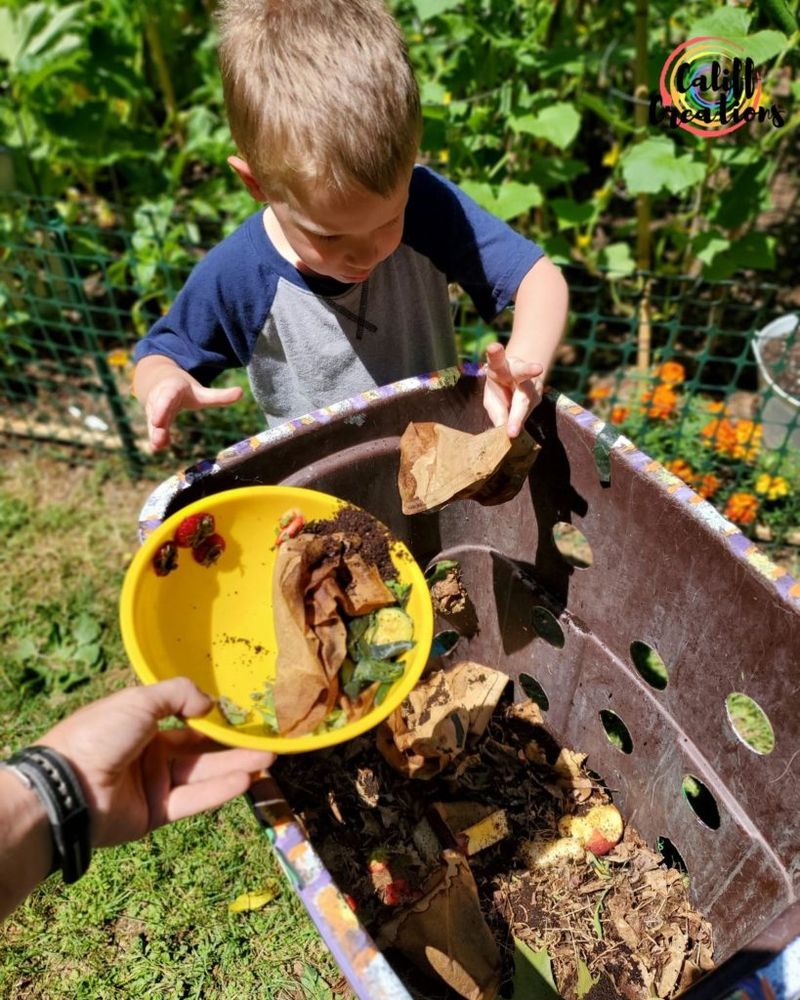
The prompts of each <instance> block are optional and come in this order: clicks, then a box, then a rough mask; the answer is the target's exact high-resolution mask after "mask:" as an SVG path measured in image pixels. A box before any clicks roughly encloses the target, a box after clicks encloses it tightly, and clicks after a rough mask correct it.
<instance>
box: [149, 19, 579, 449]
mask: <svg viewBox="0 0 800 1000" xmlns="http://www.w3.org/2000/svg"><path fill="white" fill-rule="evenodd" d="M219 24H220V34H221V41H220V64H221V69H222V78H223V84H224V90H225V103H226V107H227V111H228V116H229V120H230V127H231V132H232V134H233V138H234V141H235V143H236V146H237V148H238V151H239V154H240V155H238V156H231V157H230V158H229V159H228V163H229V164H230V165H231V167H232V168H233V169H234V170H235V171H236V172H237V174H238V175H239V176H240V177H241V179H242V181H243V182H244V183H245V184H246V186H247V188H248V190H249V191H250V192H251V194H252V195H253V197H254V198H255V199H256V200H257V201H259V202H262V203H263V202H266V203H267V205H268V207H267V208H266V209H263V210H261V209H260V210H259V211H258V212H256V213H255V214H254V215H252V216H251V217H250V218H249V219H248V220H247V221H246V222H245V223H244V224H243V225H242V226H240V227H239V228H238V229H237V230H236V231H235V232H234V233H232V234H231V235H230V236H229V237H228V238H227V239H225V240H224V241H223V242H222V243H220V244H219V245H218V246H216V247H215V248H214V249H213V250H212V251H211V252H210V253H209V254H208V255H207V256H206V257H205V258H204V259H203V260H202V261H201V262H200V263H199V264H198V265H197V267H196V268H195V269H194V271H193V272H192V274H191V275H190V277H189V280H188V281H187V283H186V285H185V286H184V288H183V289H182V290H181V292H180V293H179V294H178V296H177V297H176V299H175V302H174V303H173V305H172V307H171V309H170V310H169V312H168V313H167V314H166V316H164V317H163V318H162V319H160V320H159V321H158V322H157V323H156V324H155V325H154V327H153V328H152V330H151V331H150V332H149V333H148V334H147V336H146V337H145V338H144V339H143V340H142V341H141V342H140V343H139V344H138V345H137V348H136V352H135V358H136V361H137V365H136V372H135V377H134V390H135V393H136V396H137V398H138V399H139V400H140V401H141V403H142V405H143V406H144V408H145V412H146V414H147V420H148V430H149V436H150V442H151V445H152V447H153V449H154V450H158V449H160V448H163V447H165V446H166V445H167V444H168V443H169V440H170V425H171V424H172V421H173V420H174V418H175V416H176V414H177V413H178V412H179V411H180V410H182V409H201V408H204V407H208V406H225V405H227V404H229V403H233V402H235V401H236V400H237V399H239V397H240V396H241V389H239V388H226V389H211V388H207V385H208V383H209V382H210V381H211V380H212V379H213V378H214V377H215V376H216V375H218V374H219V373H220V372H221V371H223V370H224V369H226V368H231V367H238V366H244V367H246V369H247V373H248V377H249V381H250V385H251V388H252V391H253V395H254V397H255V399H256V401H257V402H258V403H259V405H260V406H261V407H262V409H263V410H264V413H265V416H266V418H267V422H268V423H269V424H270V425H275V424H277V423H280V422H282V421H284V420H287V419H290V418H292V417H296V416H299V415H301V414H303V413H307V412H309V411H310V410H314V409H317V408H319V407H322V406H326V405H329V404H330V403H334V402H337V401H339V400H341V399H345V398H347V397H348V396H352V395H355V394H357V393H360V392H363V391H365V390H366V389H369V388H372V387H374V386H377V385H382V384H385V383H387V382H392V381H396V380H397V379H400V378H405V377H407V376H409V375H416V374H420V373H423V372H428V371H433V370H435V369H438V368H443V367H447V366H449V365H453V364H455V363H456V360H457V356H456V343H455V336H454V332H453V323H452V317H451V312H450V304H449V298H448V290H447V285H448V282H458V283H459V284H460V285H461V286H462V287H463V288H464V289H466V291H467V292H468V293H469V294H470V296H471V297H472V299H473V301H474V302H475V305H476V307H477V308H478V310H479V311H480V313H481V315H482V316H483V317H484V318H485V319H487V320H490V319H492V318H493V317H494V316H496V315H497V314H498V313H499V312H500V311H502V310H503V309H504V308H505V307H506V306H507V305H509V303H511V302H512V301H513V302H514V303H515V314H514V324H513V331H512V335H511V339H510V342H509V344H508V348H507V350H504V349H503V347H502V346H501V345H500V344H494V345H492V346H491V347H490V348H489V351H488V354H487V381H486V389H485V393H484V405H485V408H486V410H487V412H488V414H489V417H490V419H491V420H492V422H493V423H494V424H495V425H499V424H502V423H506V424H507V428H508V433H509V435H510V436H512V437H514V436H516V435H517V434H518V433H519V431H520V428H521V427H522V424H523V423H524V421H525V419H526V417H527V416H528V414H529V413H530V411H531V410H532V409H533V407H534V406H536V405H537V404H538V402H539V401H540V400H541V394H542V386H543V380H544V373H545V372H546V370H547V368H548V366H549V365H550V363H551V361H552V359H553V355H554V353H555V350H556V347H557V345H558V343H559V340H560V338H561V335H562V332H563V329H564V324H565V319H566V310H567V291H566V284H565V282H564V279H563V278H562V276H561V272H560V271H559V270H558V268H556V267H555V266H554V265H553V264H551V262H550V261H549V260H547V258H546V257H544V255H543V252H542V250H541V249H540V248H539V247H538V246H537V245H536V244H535V243H532V242H530V241H528V240H526V239H524V238H523V237H521V236H519V235H518V234H516V233H514V232H513V231H512V230H511V229H510V228H509V227H508V226H507V225H506V224H505V223H503V222H501V221H500V220H498V219H496V218H494V217H493V216H492V215H490V214H489V213H488V212H485V211H483V210H482V209H481V208H479V207H478V206H477V205H476V204H475V203H474V202H473V201H471V200H470V199H469V198H468V197H467V196H466V195H464V194H463V193H462V192H461V191H459V189H458V188H457V187H455V186H454V185H453V184H451V183H450V182H448V181H446V180H445V179H444V178H442V177H439V176H438V175H437V174H435V173H434V172H433V171H431V170H429V169H427V168H425V167H421V166H416V167H415V166H414V160H415V156H416V153H417V149H418V143H419V137H420V131H421V117H420V104H419V93H418V89H417V84H416V81H415V79H414V74H413V71H412V69H411V66H410V63H409V60H408V53H407V50H406V46H405V43H404V40H403V37H402V34H401V32H400V29H399V27H398V25H397V24H396V22H395V21H394V19H393V18H392V17H391V15H390V14H389V12H388V11H387V9H386V8H385V6H384V4H383V2H382V0H325V2H322V3H320V2H319V0H223V3H222V6H221V11H220V15H219Z"/></svg>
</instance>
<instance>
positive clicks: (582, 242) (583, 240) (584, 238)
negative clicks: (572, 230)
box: [575, 233, 592, 250]
mask: <svg viewBox="0 0 800 1000" xmlns="http://www.w3.org/2000/svg"><path fill="white" fill-rule="evenodd" d="M591 242H592V237H591V236H590V234H589V233H578V235H577V236H576V237H575V245H576V246H577V247H578V249H579V250H586V249H587V248H588V247H589V246H590V244H591Z"/></svg>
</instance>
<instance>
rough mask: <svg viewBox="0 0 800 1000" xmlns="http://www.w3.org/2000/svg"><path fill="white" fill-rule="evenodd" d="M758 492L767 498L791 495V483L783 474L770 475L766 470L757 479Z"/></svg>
mask: <svg viewBox="0 0 800 1000" xmlns="http://www.w3.org/2000/svg"><path fill="white" fill-rule="evenodd" d="M756 493H760V494H761V495H762V496H765V497H766V498H767V500H778V499H779V498H780V497H786V496H788V495H789V484H788V483H787V482H786V480H785V479H784V478H783V476H770V475H767V473H766V472H765V473H764V474H763V475H761V476H759V477H758V479H757V480H756Z"/></svg>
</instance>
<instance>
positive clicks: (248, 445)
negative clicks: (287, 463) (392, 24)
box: [139, 362, 800, 606]
mask: <svg viewBox="0 0 800 1000" xmlns="http://www.w3.org/2000/svg"><path fill="white" fill-rule="evenodd" d="M461 377H468V378H473V377H476V378H481V377H483V375H482V371H481V367H480V366H479V365H477V364H475V363H474V362H467V363H465V364H462V365H461V366H460V368H444V369H442V370H441V371H438V372H430V373H429V374H426V375H418V376H414V377H412V378H407V379H403V380H402V381H400V382H393V383H391V384H390V385H385V386H381V387H380V388H378V389H369V390H368V391H367V392H363V393H361V394H360V395H358V396H353V397H351V398H350V399H345V400H342V401H341V402H340V403H332V404H331V405H330V406H326V407H325V408H324V409H321V410H314V411H312V412H311V413H308V414H305V415H304V416H302V417H297V418H296V419H294V420H289V421H287V422H286V423H284V424H281V425H280V426H278V427H273V428H270V429H269V430H266V431H262V432H261V433H260V434H255V435H253V436H252V437H248V438H245V439H244V440H243V441H239V442H237V443H236V444H234V445H231V447H229V448H225V449H224V450H223V451H221V452H219V454H218V455H217V457H216V458H215V459H203V460H202V461H200V462H198V463H197V464H196V465H193V466H191V467H190V468H188V469H186V470H184V471H183V472H179V473H178V474H177V475H175V476H172V477H171V478H170V479H167V480H165V481H164V482H163V483H161V484H160V485H159V486H157V487H156V489H155V490H154V491H153V492H152V493H151V494H150V496H149V497H148V498H147V500H145V503H144V506H143V507H142V511H141V514H140V516H139V540H140V541H144V539H145V538H146V537H147V536H148V535H149V534H150V533H151V532H152V531H154V530H155V529H156V528H157V527H158V526H159V525H160V524H161V522H162V521H163V520H164V519H165V516H166V510H167V508H168V506H169V504H170V502H171V501H172V500H173V498H174V497H176V496H177V495H178V494H179V493H180V492H181V490H184V489H186V487H187V486H190V485H191V484H192V483H194V482H196V481H197V480H198V479H202V478H204V477H205V476H213V475H214V474H215V473H217V472H219V471H220V470H222V469H225V468H227V467H228V466H230V465H235V464H236V463H237V462H238V461H239V460H240V459H241V458H242V457H243V456H246V455H250V454H253V453H255V452H258V451H261V450H262V449H264V448H267V447H269V446H271V445H273V444H276V443H277V442H278V441H284V440H286V439H288V438H291V437H292V436H293V435H295V434H297V433H298V432H299V431H306V430H307V429H308V428H310V427H314V426H319V425H323V424H327V423H330V421H331V420H333V419H334V418H336V417H341V416H343V415H345V414H346V415H347V416H345V420H346V421H348V422H356V423H359V424H360V423H362V422H363V419H364V418H366V416H367V413H366V412H365V411H367V410H368V408H369V406H370V404H372V403H374V402H376V401H378V400H386V399H390V398H392V397H395V396H403V395H405V394H407V393H412V392H417V391H418V390H420V389H425V390H435V389H446V388H449V387H450V386H452V385H455V383H456V382H457V381H458V380H459V378H461ZM550 397H551V398H552V399H554V400H555V403H556V406H557V407H558V409H559V410H561V411H562V412H563V413H565V414H567V415H568V416H569V418H570V419H572V420H574V421H575V422H576V423H578V424H579V425H580V426H582V427H585V428H588V429H589V430H590V431H591V433H592V434H593V435H594V437H595V440H597V438H598V436H599V435H600V433H601V431H603V430H605V429H606V427H607V425H606V423H605V422H604V421H602V420H599V419H598V418H597V417H596V416H595V415H594V414H593V413H591V412H590V411H589V410H586V409H584V408H583V407H582V406H580V405H579V404H578V403H574V402H573V401H572V400H571V399H569V398H568V397H567V396H564V395H563V394H562V393H552V392H551V393H550ZM356 418H359V419H356ZM611 450H612V451H615V452H618V453H619V454H620V456H621V457H622V458H623V460H624V461H625V462H627V463H629V464H630V465H631V466H632V467H633V468H634V469H635V470H636V471H637V472H640V473H644V474H645V475H647V476H650V477H651V478H653V479H655V480H656V482H658V483H659V484H660V485H661V486H662V487H663V488H664V489H665V490H666V491H667V492H668V493H669V494H670V495H672V496H673V497H674V498H675V499H676V500H677V501H678V502H679V503H681V504H682V505H683V507H684V508H685V513H687V514H688V515H689V516H690V517H692V518H693V519H694V520H699V521H702V522H703V523H704V524H705V525H706V526H707V527H708V528H710V529H711V530H712V531H714V532H715V533H716V534H718V535H719V536H720V537H721V538H722V539H723V541H724V542H725V544H726V545H727V547H728V549H729V550H730V551H731V553H732V554H733V555H734V556H735V558H736V559H737V560H739V561H743V562H745V563H747V564H748V565H749V566H751V567H752V568H753V569H754V570H755V571H756V572H757V573H758V574H759V575H760V576H762V577H763V578H764V579H765V580H768V581H769V582H770V583H771V584H772V586H773V587H774V588H775V590H776V591H777V593H778V594H780V596H781V597H782V598H784V599H786V600H789V601H792V602H793V603H794V604H797V605H798V606H800V582H798V581H797V580H795V579H794V577H793V576H792V575H791V574H790V573H788V572H786V571H785V570H784V569H782V568H781V567H780V566H777V565H776V564H775V563H774V562H772V560H771V559H770V558H769V557H768V556H767V555H765V554H764V552H763V551H762V550H761V548H760V547H759V546H758V545H756V544H755V543H754V542H753V541H751V539H749V538H748V537H747V536H746V535H744V534H742V532H741V530H740V529H739V528H738V527H737V526H736V525H735V524H733V523H732V522H731V521H728V520H727V518H725V517H723V516H722V514H721V513H720V512H719V511H718V510H717V509H716V508H715V507H714V506H712V504H710V503H709V502H708V501H707V500H704V499H703V498H702V497H701V496H699V495H698V494H697V493H695V491H694V490H693V489H692V488H691V486H688V485H687V484H686V483H684V482H683V480H682V479H679V478H678V477H677V476H676V475H674V474H673V473H671V472H669V471H667V469H665V468H664V466H663V465H661V463H660V462H656V461H654V460H653V459H651V458H650V457H649V456H647V455H645V454H644V452H642V451H639V449H638V448H637V447H636V445H635V444H634V443H633V442H632V441H630V440H629V439H628V438H626V437H624V436H623V435H621V434H620V435H618V436H617V438H616V440H615V441H614V443H613V445H612V446H611Z"/></svg>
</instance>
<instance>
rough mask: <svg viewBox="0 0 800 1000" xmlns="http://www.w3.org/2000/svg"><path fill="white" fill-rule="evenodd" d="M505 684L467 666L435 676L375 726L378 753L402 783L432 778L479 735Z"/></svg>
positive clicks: (501, 677) (502, 677) (494, 673)
mask: <svg viewBox="0 0 800 1000" xmlns="http://www.w3.org/2000/svg"><path fill="white" fill-rule="evenodd" d="M506 684H508V676H507V675H506V674H504V673H501V672H500V671H499V670H493V669H492V668H491V667H484V666H482V665H481V664H480V663H471V662H470V661H469V660H463V661H462V662H460V663H456V664H454V665H453V666H452V667H451V668H450V669H448V670H447V671H444V670H437V671H436V672H435V673H433V674H431V675H430V676H429V677H427V678H426V679H425V680H424V681H422V682H421V683H419V684H418V685H417V686H416V687H415V688H414V690H413V691H412V692H411V693H410V694H409V696H408V697H407V698H406V700H405V701H404V702H403V704H402V705H400V707H399V708H396V709H395V710H394V712H392V714H391V715H390V716H389V717H388V718H387V719H386V721H385V722H383V723H381V725H380V727H379V728H378V731H377V734H376V741H377V746H378V749H379V750H380V752H381V753H382V754H383V756H384V757H385V759H386V760H387V762H388V763H389V764H390V765H391V766H392V767H393V768H394V769H395V770H396V771H399V772H400V773H401V774H404V775H406V777H409V778H423V779H426V778H432V777H433V776H434V775H436V774H439V773H440V771H443V770H444V768H445V767H446V766H447V765H448V764H449V763H450V761H451V760H453V759H454V758H455V757H457V756H458V755H459V754H460V753H461V752H462V751H463V750H464V747H465V746H466V745H467V738H468V737H469V736H473V737H477V736H480V735H481V733H482V732H483V731H484V729H485V728H486V726H487V725H488V723H489V719H490V718H491V716H492V713H493V712H494V710H495V708H496V707H497V703H498V701H499V700H500V696H501V694H502V693H503V690H504V688H505V686H506Z"/></svg>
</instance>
